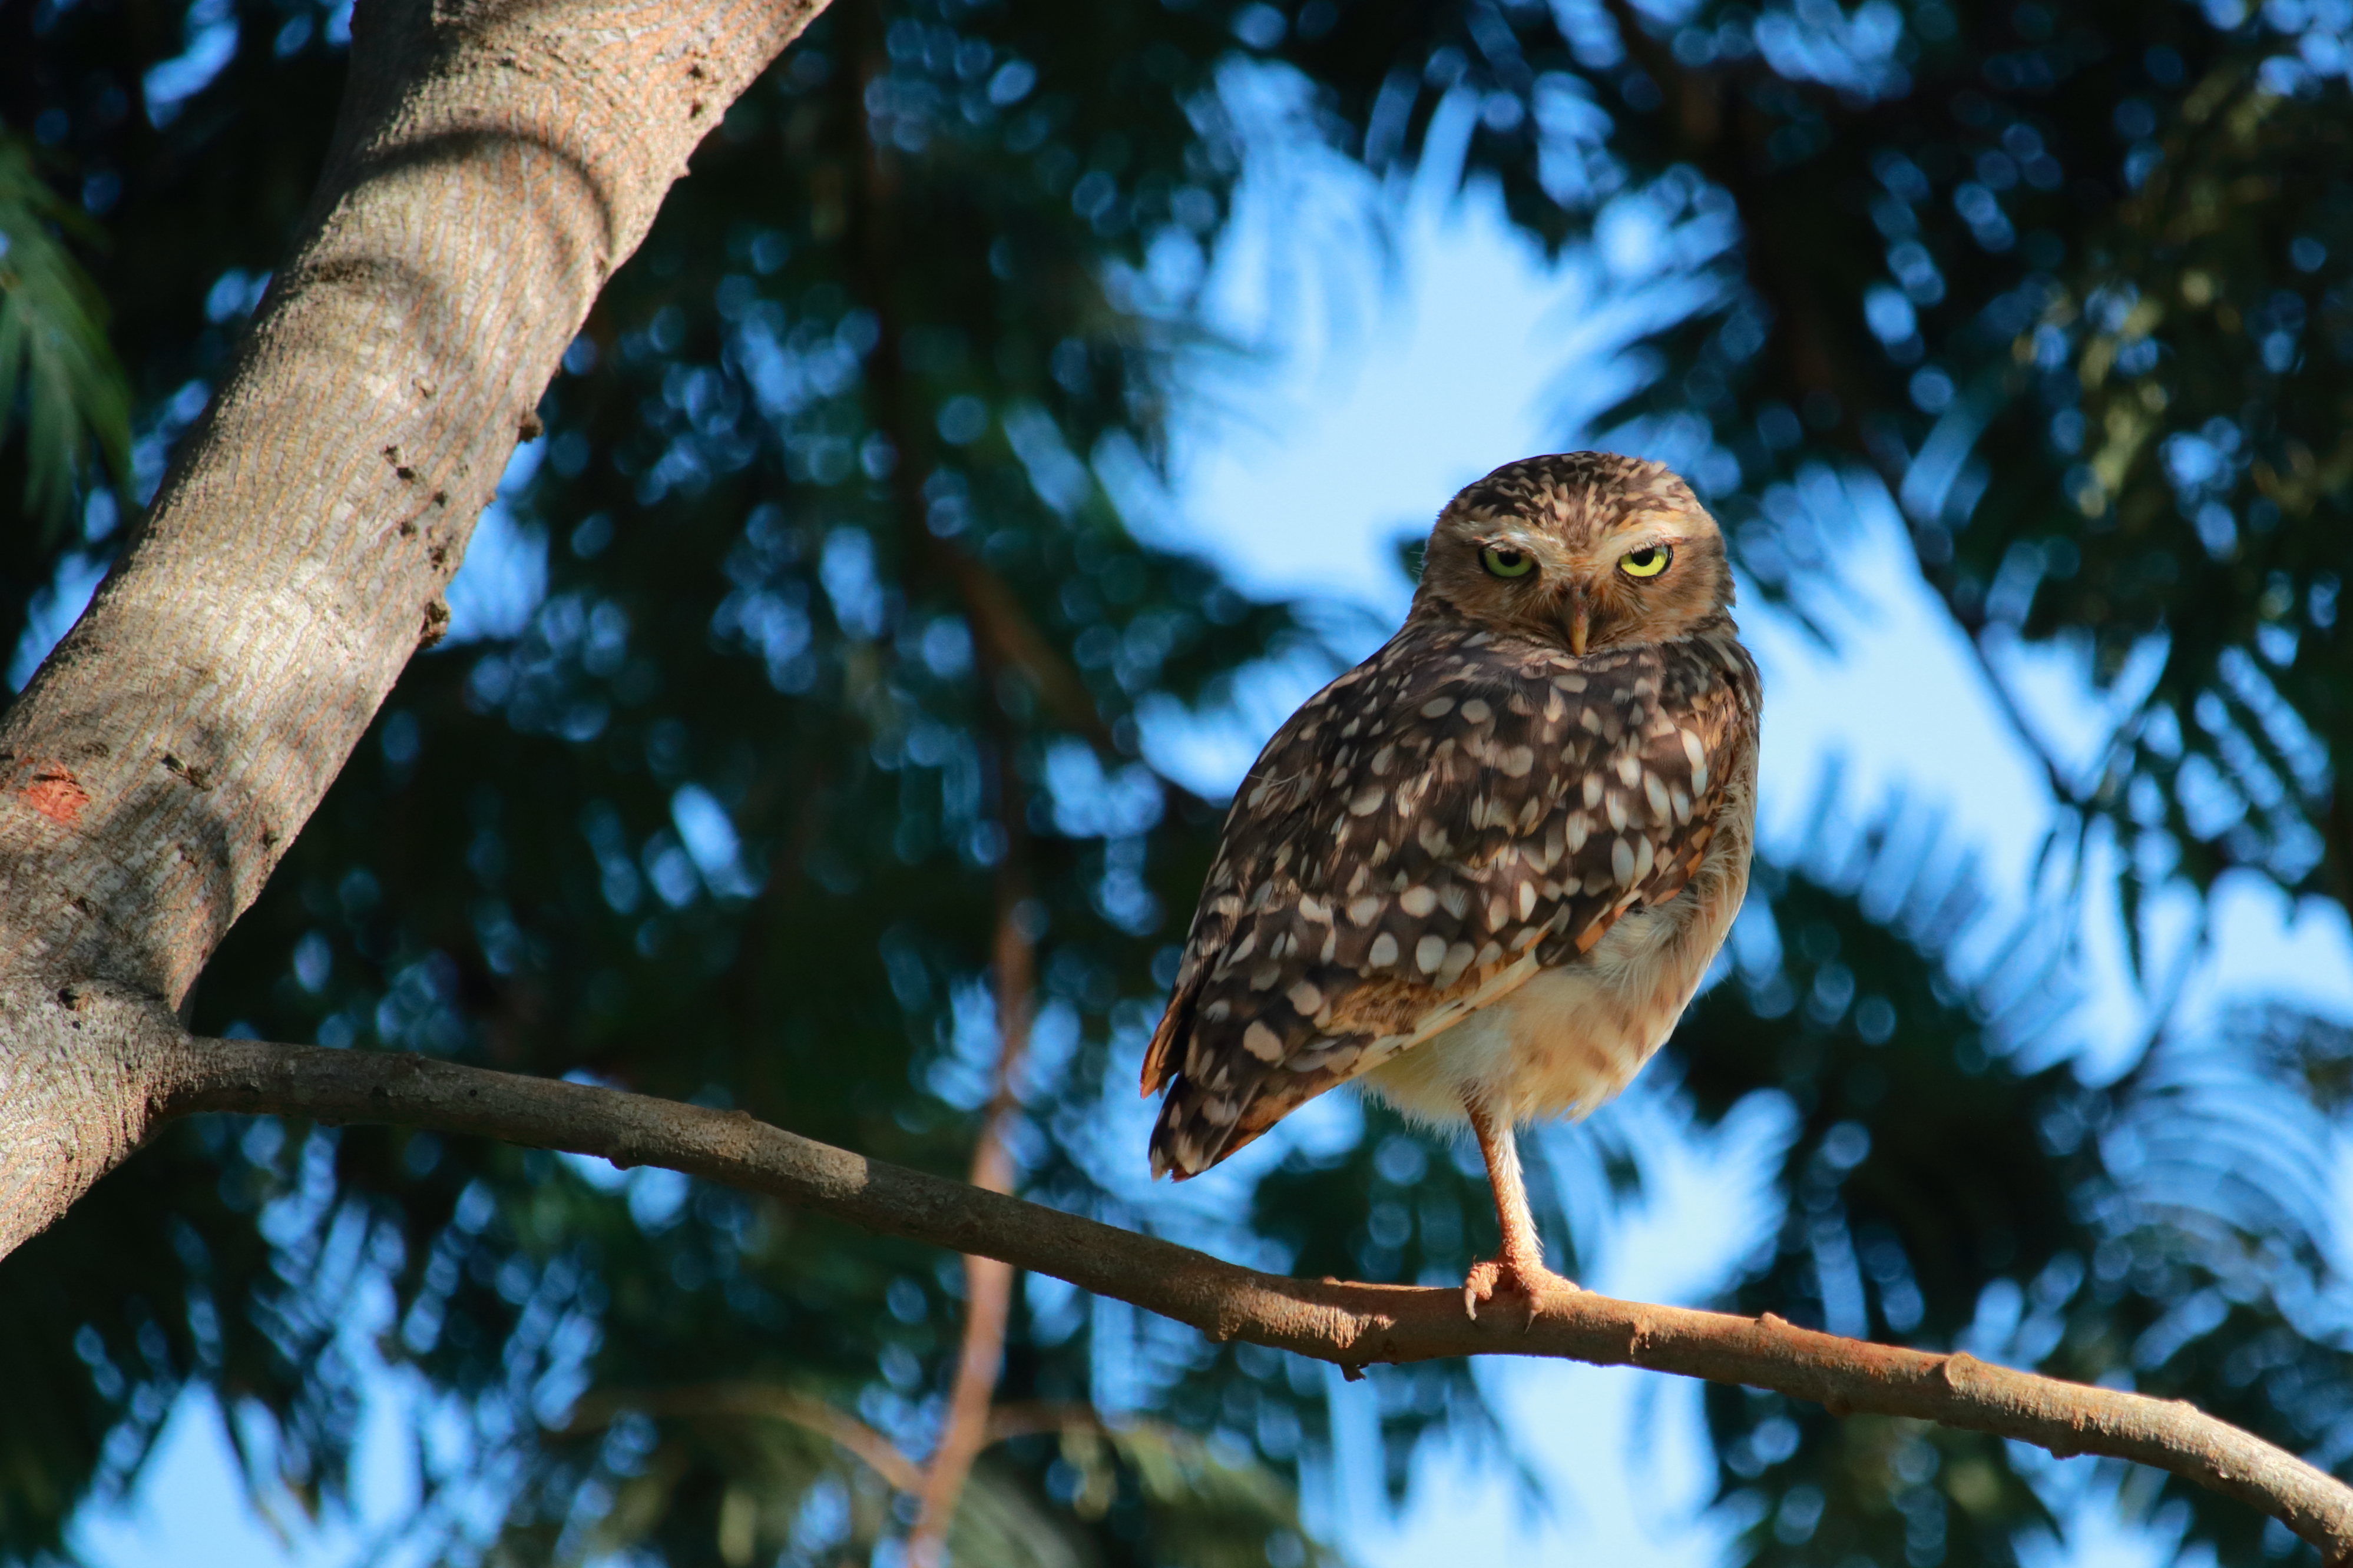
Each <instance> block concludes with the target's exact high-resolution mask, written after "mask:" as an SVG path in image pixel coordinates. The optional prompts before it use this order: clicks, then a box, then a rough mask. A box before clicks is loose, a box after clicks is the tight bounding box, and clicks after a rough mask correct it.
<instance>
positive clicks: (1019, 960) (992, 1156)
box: [907, 726, 1038, 1568]
mask: <svg viewBox="0 0 2353 1568" xmlns="http://www.w3.org/2000/svg"><path fill="white" fill-rule="evenodd" d="M999 728H1000V730H1001V729H1002V726H999ZM997 775H998V785H997V811H998V814H999V816H1000V818H1001V820H1002V821H1003V823H1004V825H1005V829H1006V848H1005V858H1004V860H1003V861H1002V862H1001V863H999V865H998V867H997V944H996V945H997V952H996V954H995V960H996V962H995V965H994V967H995V969H996V981H997V1069H996V1073H995V1077H994V1079H993V1080H992V1082H993V1087H992V1089H991V1090H990V1093H989V1098H988V1110H987V1115H986V1116H985V1117H984V1118H983V1119H982V1121H981V1124H980V1138H979V1141H978V1142H976V1144H975V1145H974V1148H973V1152H972V1173H971V1176H970V1178H969V1179H970V1181H971V1183H972V1184H973V1185H974V1186H975V1187H976V1188H978V1189H980V1190H982V1191H984V1192H991V1193H1010V1192H1011V1191H1012V1190H1013V1177H1014V1169H1013V1151H1012V1149H1011V1147H1010V1146H1009V1145H1008V1142H1007V1141H1006V1134H1007V1131H1008V1129H1009V1128H1010V1126H1011V1123H1012V1121H1013V1118H1014V1117H1016V1116H1018V1115H1019V1114H1020V1111H1021V1100H1020V1098H1019V1095H1018V1092H1017V1085H1016V1079H1018V1077H1019V1074H1020V1071H1021V1061H1022V1058H1024V1057H1025V1056H1027V1055H1028V1054H1029V1020H1030V1013H1031V1008H1032V1005H1033V997H1032V995H1031V993H1032V991H1033V990H1034V988H1035V985H1036V976H1037V967H1038V965H1037V952H1036V949H1035V948H1034V946H1033V945H1032V944H1031V942H1030V941H1029V934H1028V933H1027V932H1025V931H1023V930H1022V929H1021V905H1022V902H1023V900H1026V899H1027V898H1028V897H1029V879H1028V877H1027V875H1026V868H1027V866H1028V862H1029V855H1028V852H1027V851H1028V846H1029V833H1028V831H1027V825H1026V824H1025V823H1024V821H1023V806H1024V801H1025V797H1024V795H1023V794H1022V792H1021V787H1020V784H1021V781H1020V773H1019V770H1018V769H1017V768H1016V767H1015V766H1014V765H1013V758H1012V750H1011V744H1010V741H1009V738H1008V737H1007V736H1005V735H1003V734H1002V733H1000V734H999V735H998V736H997ZM964 1284H965V1290H964V1339H963V1342H962V1343H961V1344H959V1345H958V1347H957V1349H956V1373H955V1384H954V1386H953V1389H952V1391H951V1392H950V1394H949V1395H948V1413H947V1418H946V1419H945V1420H944V1422H942V1423H941V1426H940V1441H939V1447H937V1448H935V1449H934V1450H933V1453H932V1458H931V1463H930V1464H929V1465H928V1466H927V1467H925V1468H924V1470H923V1496H922V1509H921V1511H920V1512H918V1513H917V1515H916V1516H915V1528H914V1529H913V1531H911V1532H910V1533H909V1535H908V1537H907V1561H908V1562H909V1563H912V1564H913V1568H939V1565H940V1564H941V1563H944V1562H945V1561H946V1559H947V1542H948V1527H949V1526H950V1525H952V1524H953V1523H955V1510H956V1500H957V1498H959V1497H960V1496H962V1495H963V1493H964V1485H965V1480H966V1479H968V1478H969V1477H970V1476H971V1474H972V1462H973V1460H975V1459H976V1458H979V1457H980V1451H981V1450H982V1449H983V1448H985V1447H987V1446H988V1444H989V1442H990V1441H991V1438H990V1436H989V1419H988V1407H989V1404H990V1402H991V1401H992V1400H993V1399H995V1398H996V1396H997V1378H998V1376H999V1375H1000V1374H1001V1373H1003V1371H1004V1369H1005V1330H1006V1326H1007V1324H1008V1322H1009V1321H1010V1320H1011V1318H1012V1312H1013V1270H1012V1268H1010V1267H1008V1265H1007V1264H1006V1263H1004V1262H1003V1261H1002V1260H1000V1259H998V1258H990V1257H987V1256H986V1255H984V1254H981V1253H976V1252H967V1253H965V1255H964Z"/></svg>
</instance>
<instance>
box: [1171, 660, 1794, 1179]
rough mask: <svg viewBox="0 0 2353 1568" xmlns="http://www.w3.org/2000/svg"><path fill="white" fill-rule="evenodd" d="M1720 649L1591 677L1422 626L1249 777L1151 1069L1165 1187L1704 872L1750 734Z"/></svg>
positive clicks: (1749, 706)
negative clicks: (1159, 1096) (1730, 779)
mask: <svg viewBox="0 0 2353 1568" xmlns="http://www.w3.org/2000/svg"><path fill="white" fill-rule="evenodd" d="M1755 679H1756V678H1755V671H1754V668H1753V667H1752V666H1750V665H1749V664H1748V662H1747V656H1746V653H1745V652H1743V651H1741V650H1740V648H1739V647H1738V645H1737V644H1736V643H1735V642H1733V641H1732V640H1731V639H1730V638H1729V637H1724V638H1722V639H1714V638H1708V639H1693V640H1692V641H1689V642H1686V643H1679V644H1670V645H1664V646H1662V647H1643V648H1639V649H1631V650H1628V651H1626V652H1623V653H1619V654H1612V655H1604V656H1599V657H1594V658H1584V659H1577V658H1570V657H1569V656H1567V654H1564V653H1558V652H1556V651H1554V650H1550V649H1546V648H1542V647H1535V646H1534V645H1525V644H1499V643H1498V642H1496V641H1495V640H1494V639H1493V638H1492V637H1489V636H1488V635H1486V634H1484V633H1475V632H1464V631H1441V632H1435V633H1431V632H1420V631H1417V630H1415V629H1414V628H1410V627H1409V629H1408V630H1407V631H1406V632H1404V633H1400V634H1399V636H1398V637H1397V638H1396V639H1395V640H1393V641H1392V642H1391V643H1390V644H1389V645H1388V647H1385V648H1383V649H1382V650H1381V652H1380V653H1378V654H1377V655H1375V656H1374V657H1373V658H1371V659H1368V660H1367V661H1366V663H1364V664H1362V665H1359V666H1358V667H1357V668H1355V669H1353V670H1351V671H1349V672H1348V673H1347V674H1346V675H1344V676H1342V677H1341V678H1340V679H1337V680H1335V681H1334V682H1333V683H1332V684H1331V685H1330V686H1328V687H1326V688H1325V689H1324V690H1323V691H1322V692H1320V693H1319V694H1317V695H1316V696H1315V697H1314V699H1312V700H1310V701H1309V702H1308V703H1307V704H1306V705H1305V706H1304V707H1303V708H1302V709H1301V710H1299V711H1298V712H1297V713H1296V714H1294V715H1293V717H1292V719H1291V720H1290V721H1289V722H1288V723H1286V724H1285V725H1284V726H1283V727H1282V730H1280V731H1277V732H1276V734H1275V736H1274V739H1273V740H1271V742H1268V744H1267V748H1266V751H1265V752H1263V753H1262V754H1261V756H1260V758H1259V761H1258V764H1257V766H1255V767H1254V768H1252V769H1251V771H1250V776H1249V777H1248V778H1247V779H1245V780H1244V781H1243V784H1242V787H1241V790H1240V794H1239V795H1238V796H1237V798H1236V799H1235V802H1234V805H1233V809H1232V812H1231V814H1230V815H1229V817H1228V818H1227V822H1226V826H1225V834H1224V839H1223V842H1222V843H1221V845H1220V846H1219V855H1218V858H1217V861H1216V864H1215V865H1214V866H1213V867H1212V868H1211V869H1210V873H1209V880H1208V887H1207V889H1205V890H1204V892H1203V895H1202V900H1201V906H1200V910H1199V912H1198V914H1197V916H1196V917H1195V920H1194V922H1193V929H1192V932H1191V935H1190V938H1189V940H1188V942H1187V948H1186V952H1185V956H1184V960H1183V962H1182V963H1181V965H1180V966H1179V969H1178V973H1177V977H1176V988H1175V994H1174V995H1173V996H1172V997H1171V998H1170V1001H1169V1004H1168V1010H1167V1012H1166V1015H1165V1016H1163V1017H1162V1019H1161V1022H1160V1026H1159V1028H1158V1029H1157V1030H1156V1031H1155V1033H1154V1035H1153V1038H1152V1043H1151V1047H1150V1048H1149V1050H1148V1051H1147V1053H1146V1055H1145V1063H1144V1092H1145V1093H1146V1094H1150V1093H1152V1092H1154V1091H1155V1089H1161V1088H1162V1087H1164V1086H1165V1087H1166V1088H1167V1089H1168V1098H1167V1100H1166V1104H1165V1105H1164V1106H1163V1107H1162V1110H1161V1115H1160V1119H1159V1121H1158V1123H1157V1125H1156V1126H1155V1129H1154V1131H1153V1139H1152V1163H1153V1169H1154V1172H1155V1173H1161V1172H1165V1171H1172V1170H1173V1171H1175V1172H1176V1173H1177V1174H1178V1175H1179V1176H1180V1177H1181V1176H1187V1175H1192V1174H1196V1173H1199V1172H1201V1171H1203V1170H1206V1169H1208V1167H1209V1166H1210V1165H1213V1164H1215V1163H1217V1162H1218V1161H1219V1160H1221V1159H1223V1158H1225V1157H1226V1156H1227V1155H1228V1154H1230V1153H1231V1152H1234V1151H1235V1150H1236V1149H1239V1148H1240V1147H1241V1146H1242V1145H1243V1144H1245V1143H1247V1142H1250V1140H1251V1139H1252V1138H1255V1137H1256V1136H1258V1134H1259V1133H1261V1132H1262V1131H1265V1130H1266V1129H1267V1128H1268V1127H1270V1126H1271V1125H1272V1124H1273V1123H1274V1122H1275V1121H1278V1120H1280V1119H1281V1118H1282V1116H1283V1115H1285V1114H1286V1113H1288V1112H1289V1111H1291V1110H1293V1109H1294V1108H1296V1107H1297V1106H1299V1105H1300V1104H1301V1103H1303V1101H1305V1100H1309V1099H1311V1098H1313V1097H1314V1096H1315V1095H1317V1094H1320V1093H1322V1092H1323V1091H1324V1090H1325V1089H1330V1088H1332V1087H1333V1086H1334V1085H1335V1084H1338V1083H1341V1082H1344V1081H1345V1080H1346V1079H1351V1078H1354V1077H1356V1075H1357V1074H1358V1073H1361V1072H1364V1071H1366V1070H1367V1069H1368V1068H1373V1067H1377V1066H1378V1065H1379V1064H1380V1063H1381V1062H1383V1061H1385V1060H1387V1059H1388V1058H1389V1057H1391V1056H1393V1055H1394V1054H1395V1053H1397V1052H1398V1051H1399V1050H1403V1049H1406V1048H1408V1047H1412V1046H1415V1045H1418V1044H1419V1043H1421V1042H1422V1041H1423V1040H1426V1039H1428V1038H1430V1037H1431V1036H1433V1035H1436V1034H1438V1033H1439V1032H1440V1031H1441V1030H1443V1029H1445V1028H1448V1027H1450V1026H1452V1025H1453V1024H1455V1023H1457V1022H1459V1021H1460V1020H1461V1018H1463V1017H1465V1016H1468V1015H1469V1014H1471V1013H1472V1012H1473V1011H1476V1010H1477V1009H1478V1008H1480V1007H1482V1006H1484V1005H1487V1004H1489V1003H1491V1002H1493V1001H1494V1000H1496V999H1497V998H1499V997H1501V996H1503V995H1504V994H1507V993H1508V992H1509V991H1511V990H1512V989H1513V988H1514V987H1515V986H1517V985H1519V984H1522V983H1524V982H1525V980H1527V979H1528V978H1529V977H1530V976H1531V975H1533V974H1535V973H1537V972H1538V971H1539V970H1541V969H1545V968H1547V967H1551V966H1553V965H1556V964H1559V963H1573V962H1575V961H1576V960H1577V957H1578V955H1580V954H1582V953H1584V952H1588V951H1589V950H1590V949H1591V948H1592V946H1593V945H1594V944H1595V943H1596V942H1599V941H1600V940H1601V938H1602V936H1603V935H1604V934H1605V933H1606V932H1607V931H1609V927H1610V925H1611V924H1612V923H1613V922H1614V921H1616V920H1617V919H1618V918H1619V917H1620V915H1622V914H1624V913H1625V912H1626V911H1627V910H1630V909H1632V908H1633V907H1635V906H1636V905H1638V904H1651V905H1656V904H1660V903H1663V902H1665V901H1666V900H1669V899H1672V898H1673V897H1674V896H1675V894H1676V893H1678V892H1680V891H1681V890H1682V889H1683V885H1684V883H1685V882H1687V881H1688V880H1689V879H1691V877H1692V875H1693V874H1694V872H1695V871H1696V870H1697V869H1698V868H1699V865H1700V862H1701V860H1702V858H1704V855H1705V854H1706V851H1707V847H1708V843H1709V840H1710V837H1711V836H1712V835H1713V833H1714V827H1713V824H1714V822H1715V817H1716V813H1717V808H1718V807H1719V806H1720V805H1721V804H1722V801H1723V794H1724V790H1725V784H1726V782H1727V776H1726V775H1727V774H1728V773H1730V772H1731V763H1732V759H1733V758H1734V757H1735V756H1736V754H1737V753H1738V752H1739V750H1740V748H1742V747H1743V746H1745V745H1746V743H1747V737H1748V736H1750V735H1752V734H1753V733H1754V726H1755V723H1756V717H1755V711H1754V709H1755Z"/></svg>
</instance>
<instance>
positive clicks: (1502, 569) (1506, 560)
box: [1479, 544, 1536, 577]
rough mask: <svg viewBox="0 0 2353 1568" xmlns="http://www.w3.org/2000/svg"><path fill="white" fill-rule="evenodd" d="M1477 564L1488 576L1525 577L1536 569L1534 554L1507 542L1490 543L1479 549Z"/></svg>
mask: <svg viewBox="0 0 2353 1568" xmlns="http://www.w3.org/2000/svg"><path fill="white" fill-rule="evenodd" d="M1479 564H1480V565H1482V566H1484V567H1485V568H1486V569H1487V575H1489V576H1490V577H1525V576H1526V575H1527V574H1529V573H1531V572H1533V571H1535V569H1536V562H1535V556H1533V555H1530V554H1529V553H1528V552H1526V551H1525V550H1514V549H1513V548H1512V547H1511V546H1510V545H1508V544H1490V545H1488V546H1487V547H1486V548H1485V549H1483V550H1482V551H1480V552H1479Z"/></svg>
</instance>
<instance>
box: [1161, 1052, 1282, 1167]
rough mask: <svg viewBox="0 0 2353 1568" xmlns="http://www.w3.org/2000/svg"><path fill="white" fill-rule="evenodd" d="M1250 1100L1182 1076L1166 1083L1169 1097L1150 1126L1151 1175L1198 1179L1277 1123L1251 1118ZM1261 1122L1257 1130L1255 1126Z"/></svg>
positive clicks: (1173, 1075) (1174, 1077)
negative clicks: (1215, 1089) (1219, 1092)
mask: <svg viewBox="0 0 2353 1568" xmlns="http://www.w3.org/2000/svg"><path fill="white" fill-rule="evenodd" d="M1248 1110H1249V1106H1248V1103H1247V1101H1246V1100H1240V1099H1237V1098H1236V1097H1234V1096H1233V1095H1231V1094H1218V1093H1214V1092H1212V1091H1210V1090H1208V1089H1204V1088H1202V1087H1201V1086H1200V1085H1199V1084H1197V1083H1195V1082H1194V1081H1193V1080H1192V1079H1188V1078H1187V1077H1186V1076H1185V1075H1184V1074H1183V1073H1181V1072H1180V1073H1173V1074H1171V1075H1170V1076H1169V1079H1168V1098H1167V1099H1166V1100H1163V1101H1162V1102H1161V1105H1160V1119H1159V1121H1155V1123H1153V1127H1152V1173H1153V1175H1154V1176H1155V1177H1158V1176H1170V1175H1173V1176H1175V1177H1176V1179H1177V1180H1178V1181H1180V1182H1181V1181H1183V1180H1185V1179H1186V1178H1187V1176H1198V1175H1199V1174H1200V1173H1202V1172H1204V1171H1206V1170H1208V1168H1209V1167H1210V1166H1212V1165H1214V1164H1216V1163H1218V1162H1219V1161H1220V1160H1222V1159H1224V1158H1225V1157H1226V1156H1227V1155H1229V1154H1230V1153H1232V1152H1234V1151H1235V1150H1237V1149H1240V1148H1241V1147H1242V1146H1243V1145H1245V1144H1247V1143H1249V1142H1250V1141H1251V1140H1252V1139H1254V1138H1256V1137H1257V1136H1258V1135H1259V1134H1260V1133H1261V1132H1263V1131H1266V1130H1267V1128H1268V1127H1270V1126H1271V1125H1273V1122H1272V1121H1271V1119H1270V1120H1268V1121H1258V1119H1257V1118H1255V1117H1251V1116H1250V1115H1249V1114H1247V1112H1248ZM1254 1121H1257V1122H1258V1124H1257V1125H1255V1126H1253V1125H1251V1123H1252V1122H1254Z"/></svg>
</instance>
